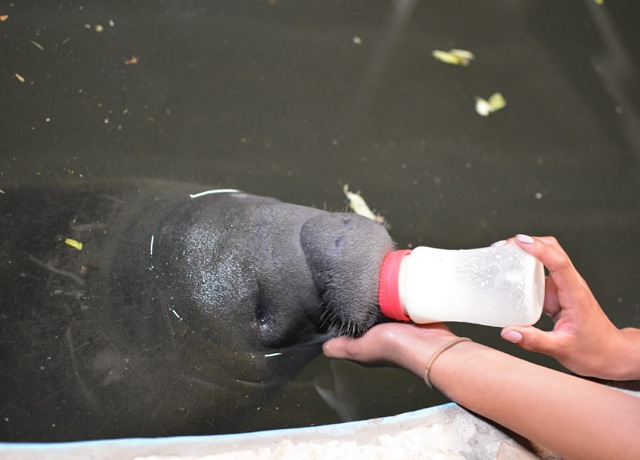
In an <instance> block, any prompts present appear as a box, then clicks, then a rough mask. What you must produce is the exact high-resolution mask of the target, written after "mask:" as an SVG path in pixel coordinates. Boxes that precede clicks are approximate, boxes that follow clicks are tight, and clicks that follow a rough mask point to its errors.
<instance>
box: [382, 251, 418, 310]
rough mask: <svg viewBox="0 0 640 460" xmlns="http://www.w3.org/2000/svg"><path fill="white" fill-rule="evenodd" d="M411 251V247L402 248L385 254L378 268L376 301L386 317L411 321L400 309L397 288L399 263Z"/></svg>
mask: <svg viewBox="0 0 640 460" xmlns="http://www.w3.org/2000/svg"><path fill="white" fill-rule="evenodd" d="M410 253H411V249H402V250H400V251H393V252H390V253H389V254H387V255H386V256H385V257H384V260H383V261H382V267H381V268H380V282H379V283H378V303H379V304H380V310H381V311H382V314H383V315H384V316H386V317H387V318H393V319H397V320H400V321H411V318H409V317H408V316H407V315H405V314H404V312H403V311H402V304H401V303H400V290H399V289H398V277H399V274H400V264H401V263H402V259H404V258H405V256H408V255H409V254H410Z"/></svg>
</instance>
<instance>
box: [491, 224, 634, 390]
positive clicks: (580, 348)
mask: <svg viewBox="0 0 640 460" xmlns="http://www.w3.org/2000/svg"><path fill="white" fill-rule="evenodd" d="M494 244H496V243H494ZM498 244H515V245H517V246H519V247H520V248H521V249H523V250H524V251H525V252H528V253H529V254H531V255H533V256H535V257H537V258H538V259H539V260H540V261H541V262H542V263H543V264H544V265H545V266H546V267H547V269H548V270H549V276H548V277H547V281H546V287H545V298H544V307H543V309H544V312H545V313H546V314H547V315H549V316H550V317H551V318H552V319H553V321H554V322H555V326H554V328H553V330H552V331H549V332H545V331H541V330H540V329H537V328H535V327H533V326H526V327H506V328H504V329H503V330H502V334H501V335H502V337H503V338H504V339H505V340H508V341H510V342H513V343H517V344H518V345H519V346H520V347H522V348H524V349H525V350H530V351H535V352H540V353H544V354H547V355H550V356H552V357H554V358H556V359H557V360H558V361H559V362H560V363H561V364H562V365H563V366H565V367H566V368H567V369H570V370H571V371H573V372H575V373H577V374H580V375H584V376H590V377H600V378H609V379H617V378H621V376H620V375H618V374H619V371H620V366H617V365H616V359H617V358H616V357H618V356H619V355H620V350H621V349H623V347H622V346H621V345H622V344H621V340H620V339H621V337H620V336H621V334H620V332H621V331H620V330H619V329H618V328H616V327H615V326H614V325H613V323H612V322H611V321H610V320H609V318H607V316H606V314H605V313H604V311H603V310H602V308H601V307H600V304H598V301H597V300H596V299H595V297H594V296H593V294H592V293H591V290H590V289H589V286H587V283H586V282H585V281H584V279H583V278H582V277H581V276H580V274H579V273H578V271H577V270H576V269H575V267H574V266H573V264H572V263H571V260H570V259H569V256H568V255H567V253H566V252H565V251H564V250H563V249H562V247H561V246H560V244H559V243H558V241H557V240H556V239H555V238H553V237H540V238H532V237H530V236H527V235H517V236H516V237H515V238H510V239H509V240H507V241H506V242H499V243H498ZM625 359H628V357H627V358H625ZM637 359H638V358H637V357H636V360H637Z"/></svg>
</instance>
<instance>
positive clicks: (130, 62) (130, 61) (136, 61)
mask: <svg viewBox="0 0 640 460" xmlns="http://www.w3.org/2000/svg"><path fill="white" fill-rule="evenodd" d="M139 60H140V58H139V57H138V56H131V59H127V60H126V61H124V63H125V65H130V64H137V63H138V61H139Z"/></svg>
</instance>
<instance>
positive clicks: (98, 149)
mask: <svg viewBox="0 0 640 460" xmlns="http://www.w3.org/2000/svg"><path fill="white" fill-rule="evenodd" d="M2 8H4V10H3V11H0V15H7V18H6V20H4V21H3V22H0V50H1V51H0V54H1V55H2V62H1V63H0V68H1V69H2V72H0V88H1V92H0V101H2V105H1V108H0V138H1V139H2V142H1V144H0V189H3V188H6V187H5V184H10V183H35V184H38V183H44V182H51V181H54V182H59V183H62V184H64V183H66V182H72V181H73V182H76V181H78V180H80V181H93V180H97V179H100V180H114V179H121V178H123V177H152V178H161V179H172V180H180V181H184V182H193V183H199V184H207V185H212V186H220V187H233V188H240V189H243V190H246V191H249V192H252V193H255V194H263V195H268V196H274V197H277V198H279V199H281V200H284V201H290V202H294V203H297V204H303V205H307V206H315V207H319V208H326V209H329V210H342V209H344V208H345V202H344V198H343V195H342V185H343V184H344V183H349V184H350V187H351V188H352V189H355V190H361V191H362V193H363V195H364V196H365V198H366V199H367V201H368V202H369V204H370V205H371V206H372V207H373V208H375V210H376V211H377V212H379V213H380V214H382V215H383V216H384V217H385V218H386V220H387V222H388V223H389V224H390V234H391V235H392V237H393V238H394V240H395V241H396V242H397V244H398V246H399V247H410V246H416V245H421V244H424V245H430V246H435V247H445V248H470V247H478V246H485V245H487V244H490V243H491V242H493V241H496V240H499V239H502V238H504V237H506V236H510V235H512V234H514V233H516V232H525V233H529V234H536V235H537V234H552V235H555V236H557V237H558V238H559V239H560V241H561V242H562V244H563V245H564V246H565V248H566V249H567V251H568V252H569V254H570V255H571V256H572V258H573V260H574V263H575V265H576V266H577V267H578V269H579V270H580V271H581V273H582V274H583V276H584V277H585V279H586V280H587V282H588V283H589V284H590V286H591V287H592V289H593V291H594V293H595V294H596V296H597V298H598V299H599V300H600V302H601V303H602V305H603V307H604V308H605V310H606V312H607V313H608V314H609V316H610V317H611V318H612V320H613V321H614V322H615V323H616V324H617V325H618V326H620V327H625V326H637V325H638V323H639V320H640V264H639V263H638V260H640V232H639V231H638V229H639V228H640V225H639V224H640V212H639V211H640V194H639V193H638V192H639V185H638V184H639V180H638V179H639V172H640V171H639V161H640V140H639V139H640V138H639V136H640V134H639V133H640V129H639V128H640V126H639V123H638V113H639V110H640V101H639V100H638V97H639V96H638V94H640V93H639V92H638V91H637V82H638V81H639V80H638V64H639V62H638V56H639V55H640V53H639V51H640V50H638V46H639V45H638V43H640V40H639V37H638V29H637V27H636V24H635V22H634V21H633V20H632V18H636V17H637V15H638V12H639V11H638V10H639V9H640V7H638V6H637V5H635V4H631V3H628V2H626V3H615V2H605V4H604V5H602V6H601V5H597V4H596V3H595V2H593V1H590V0H585V1H582V2H577V1H576V2H564V3H562V4H559V3H557V2H536V1H533V0H529V1H519V2H513V1H508V0H502V1H500V0H495V1H487V2H481V3H479V2H475V1H471V0H465V1H460V2H448V1H445V0H437V1H428V2H427V1H423V2H419V1H417V0H405V1H403V0H395V1H391V2H380V1H375V2H364V1H357V2H348V4H347V3H344V2H340V1H323V2H317V1H303V2H286V1H282V0H268V1H254V0H252V1H236V2H231V3H229V2H205V1H197V0H184V1H179V0H174V1H169V0H165V1H161V2H151V1H132V2H127V3H126V4H125V3H123V4H118V5H116V4H109V3H104V2H97V1H88V2H75V1H71V2H64V3H61V4H58V3H55V2H54V3H52V2H49V1H34V2H29V3H28V4H22V3H18V2H16V3H14V4H8V5H5V6H3V7H2ZM450 48H464V49H469V50H471V51H473V52H474V54H475V55H476V60H475V61H474V62H472V63H471V65H470V66H469V67H465V68H462V67H456V66H451V65H446V64H444V63H441V62H438V61H436V60H435V59H433V58H432V56H431V52H432V51H433V50H434V49H445V50H446V49H450ZM496 91H499V92H501V93H502V94H503V95H504V96H505V98H506V100H507V106H506V108H505V109H503V110H501V111H498V112H496V113H494V114H491V115H490V116H489V117H486V118H484V117H480V116H479V115H478V114H477V113H476V112H475V111H474V103H475V100H474V98H475V97H476V96H481V97H484V98H487V97H489V96H490V95H491V94H492V93H494V92H496ZM2 195H3V194H2V193H0V200H1V199H2ZM20 244H24V245H25V246H28V245H29V244H30V242H29V241H24V242H22V243H20ZM1 262H2V263H5V261H1ZM542 321H543V322H542V327H546V328H549V327H551V325H550V323H549V321H548V320H546V319H543V320H542ZM0 325H1V323H0ZM453 328H454V330H455V331H457V332H460V333H461V334H465V335H468V336H471V337H473V338H474V339H475V340H478V341H480V342H483V343H486V344H488V345H491V346H495V347H498V348H501V349H504V350H507V351H508V352H510V353H514V354H518V355H520V356H523V357H525V358H526V359H529V360H533V361H535V362H539V363H541V364H544V365H548V366H552V367H555V368H558V365H557V364H556V363H555V362H553V361H551V360H548V359H546V358H544V357H541V356H536V355H532V354H525V353H522V352H520V351H519V350H517V349H514V347H511V346H509V345H508V344H504V343H501V341H500V339H499V334H498V330H497V329H492V328H484V327H479V326H470V325H453ZM0 333H2V334H5V333H6V331H4V330H3V331H0ZM2 359H3V361H4V360H5V359H8V358H7V357H6V356H3V358H2ZM372 382H375V384H373V383H372ZM470 384H473V383H472V382H470ZM445 401H446V399H445V398H444V397H443V396H442V395H441V394H439V393H438V392H436V391H430V390H428V389H427V388H425V386H424V385H423V384H422V382H420V381H419V379H417V378H415V377H413V376H411V375H408V374H407V373H406V372H404V371H401V370H398V369H382V368H380V369H368V368H363V367H361V366H358V365H356V364H353V363H348V362H330V361H329V360H327V359H325V358H324V357H322V356H320V357H318V358H316V359H315V360H314V361H313V362H311V364H310V365H308V366H307V367H306V368H305V369H304V370H303V372H302V373H301V374H300V375H298V376H297V377H296V378H295V379H294V380H293V381H291V382H290V383H289V384H288V385H287V386H285V387H284V388H283V389H281V391H279V393H278V394H276V395H275V396H274V397H272V398H269V399H268V400H264V401H263V403H261V404H258V405H256V406H253V407H252V408H249V409H246V411H245V412H244V416H243V418H244V422H245V424H244V425H243V427H242V429H247V430H252V429H263V428H275V427H282V426H303V425H317V424H324V423H332V422H337V421H341V420H356V419H363V418H370V417H378V416H382V415H389V414H395V413H399V412H402V411H408V410H413V409H417V408H422V407H427V406H430V405H436V404H440V403H442V402H445ZM2 423H7V422H6V421H4V420H0V424H2Z"/></svg>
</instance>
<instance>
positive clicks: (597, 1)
mask: <svg viewBox="0 0 640 460" xmlns="http://www.w3.org/2000/svg"><path fill="white" fill-rule="evenodd" d="M594 1H595V2H596V3H597V4H598V5H604V0H594Z"/></svg>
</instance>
